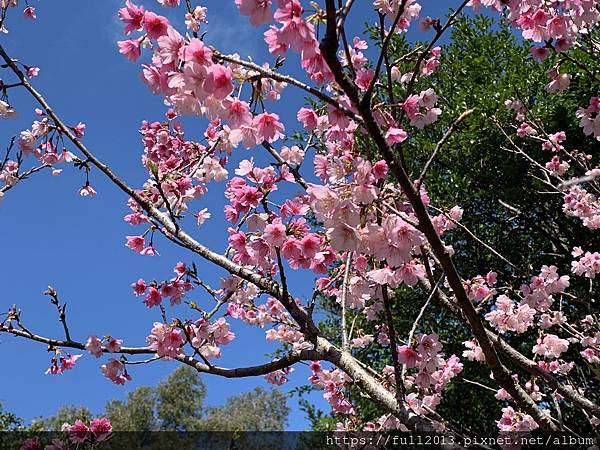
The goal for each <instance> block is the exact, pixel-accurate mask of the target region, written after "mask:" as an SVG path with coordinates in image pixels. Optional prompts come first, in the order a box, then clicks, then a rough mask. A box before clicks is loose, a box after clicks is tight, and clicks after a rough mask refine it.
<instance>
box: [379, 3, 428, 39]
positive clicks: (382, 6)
mask: <svg viewBox="0 0 600 450" xmlns="http://www.w3.org/2000/svg"><path fill="white" fill-rule="evenodd" d="M373 7H374V8H375V9H376V10H377V11H378V12H380V13H381V14H383V15H384V16H387V17H388V18H389V19H390V20H392V21H393V20H395V19H396V17H397V16H398V13H399V12H400V8H401V7H402V8H403V10H402V14H401V16H400V18H399V20H398V24H397V25H396V29H395V30H393V31H395V32H397V33H402V32H405V31H406V30H408V27H409V26H410V24H411V22H412V21H414V20H416V19H417V18H418V17H419V14H420V13H421V5H419V4H418V3H417V2H416V1H415V0H374V1H373Z"/></svg>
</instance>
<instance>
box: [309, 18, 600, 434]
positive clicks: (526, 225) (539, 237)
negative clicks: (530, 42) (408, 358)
mask: <svg viewBox="0 0 600 450" xmlns="http://www.w3.org/2000/svg"><path fill="white" fill-rule="evenodd" d="M369 31H370V32H371V33H373V30H369ZM372 37H374V38H375V39H377V36H372ZM418 45H419V43H415V44H410V43H408V42H407V40H406V38H405V37H404V36H395V37H394V39H393V40H392V44H391V47H390V49H391V50H390V58H389V59H390V60H391V61H398V60H399V58H400V57H401V56H402V55H405V54H407V53H409V52H410V51H411V50H412V49H414V48H415V47H416V46H418ZM441 55H442V56H441V62H440V67H439V69H438V71H437V72H436V73H435V74H433V75H432V76H431V77H423V78H422V79H420V80H419V81H417V83H416V85H415V88H414V91H413V92H416V93H418V92H419V91H421V90H424V89H427V88H430V87H433V88H434V90H435V92H436V94H437V95H438V96H439V101H438V106H439V107H440V108H442V111H443V113H442V116H440V120H438V122H436V123H435V124H433V125H430V126H428V127H426V128H425V129H424V130H415V129H413V128H411V129H410V130H409V131H411V134H410V136H409V140H408V141H407V142H406V143H405V145H403V150H402V151H403V152H404V154H403V159H404V161H405V162H406V167H407V169H408V171H409V173H410V174H411V177H412V178H413V179H418V178H419V175H420V174H421V171H422V170H423V167H424V166H425V164H426V162H427V161H428V159H429V158H430V156H431V154H432V152H433V150H434V148H435V147H436V144H437V143H438V142H439V141H440V139H441V138H442V136H443V135H444V134H445V133H446V132H447V130H448V129H449V127H450V126H451V124H452V123H453V122H454V121H455V120H456V118H457V117H459V116H460V115H461V114H462V113H463V112H465V111H466V110H469V109H474V111H473V113H472V114H470V115H469V116H468V117H467V118H466V120H465V121H464V122H463V123H462V124H461V125H460V126H459V127H458V129H457V131H456V132H454V133H453V134H452V135H451V136H450V138H449V139H448V140H447V141H446V142H445V144H444V145H443V146H442V147H441V151H440V152H439V153H438V154H437V156H436V158H435V159H434V160H433V163H432V164H431V166H430V168H429V170H428V172H427V174H426V177H425V179H424V185H425V187H426V188H427V191H428V193H429V197H430V198H431V203H432V205H433V206H435V207H437V208H440V209H445V210H447V209H449V208H451V207H452V206H455V205H459V206H461V207H462V208H463V209H464V216H463V220H462V221H461V223H462V224H463V225H465V226H466V227H467V228H468V229H469V230H470V231H471V232H472V233H473V234H474V235H476V236H477V237H478V238H479V239H480V240H481V241H483V242H485V243H486V244H488V245H489V246H491V247H493V248H494V249H496V250H497V252H498V253H499V254H501V255H503V256H504V257H505V258H506V260H508V261H510V262H511V263H512V264H514V267H513V266H512V265H511V264H509V263H507V262H506V261H505V260H504V259H502V258H500V257H498V255H497V254H494V253H492V252H490V251H489V250H488V249H487V248H485V247H484V246H483V245H481V243H478V242H477V241H476V240H474V239H473V238H472V236H471V235H470V234H469V233H467V232H465V231H463V230H462V229H460V228H457V229H456V230H454V231H452V232H449V233H447V234H446V235H444V240H445V241H446V243H448V244H451V245H452V246H453V248H454V250H455V255H454V261H455V264H456V265H457V267H458V269H459V273H461V275H462V276H463V277H464V278H465V279H469V278H471V277H473V276H475V275H478V274H485V273H487V272H488V271H490V270H494V271H496V272H498V274H499V280H500V283H501V285H502V286H512V287H513V288H514V289H518V288H519V286H520V285H521V284H522V283H523V282H526V281H528V280H529V278H530V277H531V276H532V275H537V273H538V272H539V269H540V267H541V266H542V265H543V264H554V265H556V266H557V267H558V271H559V273H560V274H568V273H569V272H570V261H571V256H570V251H571V248H572V247H573V246H574V245H581V246H582V247H583V248H584V249H595V248H598V246H599V244H600V240H599V239H598V237H597V233H596V236H594V234H593V233H591V232H590V231H589V230H587V229H585V228H584V227H582V226H581V225H580V223H579V221H578V220H576V219H573V218H569V217H566V216H565V215H564V213H563V212H562V207H561V206H562V197H561V196H560V195H555V194H552V193H547V192H546V191H548V189H547V188H546V186H544V185H543V184H542V183H541V182H540V181H539V180H538V179H536V178H535V177H533V176H532V174H535V172H532V169H531V167H530V165H529V163H528V162H527V161H526V160H525V159H524V158H523V157H522V156H520V155H517V154H515V153H512V152H510V143H509V142H508V140H507V139H506V137H505V136H504V135H503V133H502V132H501V131H500V130H499V129H498V128H497V127H496V125H495V124H494V121H497V122H498V123H500V124H501V126H502V127H503V128H505V129H507V130H508V133H509V134H513V132H514V129H511V126H512V125H511V124H512V122H513V121H514V112H512V111H509V110H507V109H506V107H505V106H504V101H505V100H506V99H509V98H513V99H521V100H522V101H523V102H524V104H526V105H528V107H529V108H530V109H531V111H532V114H533V116H534V117H532V118H531V119H532V120H536V121H537V122H539V123H543V124H544V127H546V130H547V132H548V133H554V132H556V131H560V130H563V131H565V132H566V133H567V136H568V141H567V144H566V147H567V148H578V149H581V150H583V151H586V152H587V153H591V154H593V155H594V160H593V162H592V164H591V165H592V166H594V165H595V164H597V160H598V152H597V150H598V147H597V143H594V141H593V139H589V138H585V137H584V136H583V134H582V132H581V128H580V127H579V124H578V121H577V119H576V117H575V111H576V110H577V108H578V106H581V105H583V106H586V105H587V104H588V101H589V93H590V92H597V91H600V82H599V79H598V78H597V77H596V76H594V75H591V74H590V73H589V72H587V71H584V70H583V71H582V70H580V69H579V68H578V66H576V65H575V64H573V62H572V61H570V60H566V59H565V57H563V56H561V55H554V56H552V57H551V58H549V59H548V60H547V61H545V62H542V63H539V62H535V61H533V60H532V58H531V56H530V54H529V47H528V46H527V45H524V44H523V43H522V42H521V41H519V40H518V39H517V38H515V36H514V34H513V32H512V31H511V30H510V29H509V28H508V27H506V26H504V25H503V24H501V23H495V22H493V21H492V20H491V19H490V18H487V17H484V16H476V17H471V18H469V17H461V18H460V19H459V21H458V22H457V23H456V25H455V26H454V27H453V31H452V38H451V41H450V42H449V43H448V44H446V45H444V46H442V53H441ZM574 57H575V59H577V60H578V61H580V62H581V63H583V64H585V65H587V66H588V67H591V68H592V71H595V72H596V73H597V72H598V69H600V62H599V61H595V60H593V59H592V57H590V56H589V55H587V54H585V53H584V52H583V51H581V52H579V53H577V51H576V53H575V54H574ZM556 65H560V67H561V72H566V73H572V74H573V78H572V82H571V88H570V89H569V90H568V91H566V92H563V93H555V94H548V93H546V92H545V90H544V86H545V84H546V83H548V82H549V79H548V76H547V74H546V72H547V70H548V69H549V68H551V67H555V66H556ZM413 66H414V61H409V60H404V61H403V62H400V63H399V69H400V72H401V73H407V72H411V71H412V70H413ZM405 89H406V85H403V84H401V83H395V84H394V85H393V96H394V99H390V98H389V92H388V90H387V79H386V77H385V75H383V76H382V82H381V83H379V84H378V88H377V95H379V97H380V98H381V99H382V102H383V103H388V104H389V103H395V102H398V101H400V102H401V101H402V99H403V98H405V96H406V92H405ZM391 100H394V101H391ZM519 145H522V146H523V148H524V150H525V151H526V152H527V154H529V155H531V156H532V157H533V158H535V159H536V160H537V161H541V162H545V161H548V160H549V159H550V158H551V156H552V155H551V154H550V152H542V150H541V145H540V142H539V141H533V140H529V141H527V140H520V141H519ZM594 146H595V147H594ZM362 148H364V153H365V155H367V156H369V155H368V153H369V152H370V151H372V148H373V146H372V145H370V144H369V142H368V141H365V142H363V143H362ZM594 150H596V151H594ZM371 156H372V157H374V158H377V155H371ZM506 205H508V206H506ZM515 267H516V268H515ZM589 289H590V285H589V284H587V283H585V282H581V281H579V280H574V279H572V283H571V288H570V289H569V292H571V293H575V294H576V295H578V294H581V298H582V299H587V300H585V301H583V302H582V307H581V309H580V310H578V311H577V312H578V315H581V314H582V313H584V312H586V311H588V309H589V308H591V306H590V303H589V299H590V298H594V297H595V296H596V295H597V294H598V292H597V290H596V289H595V288H594V289H593V291H592V292H588V290H589ZM427 297H428V293H427V292H424V291H422V290H421V289H420V288H416V289H405V288H404V289H398V290H397V292H396V293H395V296H394V298H393V299H392V305H393V316H394V320H395V323H394V325H395V329H396V332H397V334H398V336H399V337H400V338H401V339H405V338H406V336H407V335H408V332H409V330H410V328H411V326H412V324H413V322H414V320H415V318H416V317H417V315H418V313H419V310H420V308H421V307H422V305H423V303H424V301H425V299H426V298H427ZM320 306H321V308H322V309H323V310H324V312H325V314H326V318H325V319H324V320H322V322H321V323H320V329H321V330H322V331H323V332H324V333H325V334H326V335H327V336H328V337H330V338H331V339H332V340H333V341H335V342H338V343H339V329H340V324H339V319H338V318H339V313H340V308H339V306H338V304H337V303H336V302H335V299H321V301H320ZM353 319H354V315H353V314H352V313H351V314H350V317H349V322H350V323H352V321H353ZM433 331H435V332H436V333H438V334H439V336H440V340H441V342H442V343H443V344H444V353H445V354H446V355H447V356H450V355H451V354H457V355H459V356H460V355H461V354H462V351H463V350H464V348H463V347H462V345H461V342H462V341H465V340H467V339H469V338H470V337H471V334H470V330H469V329H468V328H466V327H465V326H464V325H463V324H462V323H460V322H459V321H457V320H456V318H454V317H452V315H451V314H450V313H448V312H447V311H446V310H444V309H443V308H442V307H440V306H439V305H437V304H436V303H435V302H431V304H430V305H429V306H428V308H427V312H426V314H425V315H424V317H423V319H422V320H421V321H420V322H419V325H418V327H417V333H430V332H433ZM362 332H364V333H365V334H375V335H377V330H376V329H374V328H373V326H372V324H371V323H369V322H367V321H366V320H365V319H364V317H362V314H361V313H359V314H358V318H357V320H356V326H355V334H354V336H356V335H357V334H360V333H362ZM536 337H537V336H532V335H527V334H526V335H520V336H517V337H516V338H515V337H514V336H511V335H507V336H505V338H506V339H507V340H508V341H509V343H511V345H513V346H515V347H516V348H517V349H519V350H520V351H522V352H523V353H525V354H531V347H532V345H533V343H534V340H535V338H536ZM355 355H356V356H358V357H359V359H361V360H362V361H364V362H368V363H369V365H371V366H373V368H374V369H375V370H378V371H380V370H381V369H382V368H383V367H384V366H385V365H390V364H391V356H390V354H389V349H381V348H380V347H379V346H371V347H369V348H367V349H365V350H355ZM569 357H573V358H577V357H578V355H577V354H576V352H573V354H572V355H569ZM463 363H464V370H463V372H462V373H461V376H460V377H459V379H458V380H456V382H454V383H453V384H452V385H451V386H449V387H448V388H447V390H446V391H445V392H444V393H443V395H442V399H443V400H442V403H441V404H440V405H439V407H438V408H437V411H438V412H439V413H440V415H441V416H442V417H444V418H447V419H449V420H450V422H451V423H452V424H453V426H455V427H456V428H459V429H464V430H469V431H472V432H477V433H481V434H483V435H489V434H493V433H496V432H497V429H496V424H495V421H496V420H498V419H499V417H500V415H501V412H500V408H501V406H502V405H501V403H498V401H496V400H495V399H494V398H493V394H494V393H493V392H491V391H489V390H487V389H484V388H481V387H479V386H477V385H474V384H472V383H468V382H467V381H464V380H468V381H475V382H477V383H480V384H483V385H486V386H490V387H494V389H495V388H496V387H495V385H494V384H493V382H491V381H490V379H489V370H488V369H487V368H486V367H485V366H484V365H483V364H480V363H473V362H469V361H467V360H463ZM580 366H581V367H582V370H583V371H589V369H587V368H586V367H587V365H586V364H583V363H581V364H580ZM511 369H513V370H515V371H516V372H517V373H518V374H519V376H520V379H521V380H528V379H529V376H528V375H527V374H524V373H522V372H519V370H517V369H516V368H514V367H511ZM585 377H586V379H588V380H591V381H590V382H589V383H590V386H588V388H587V395H589V396H591V398H592V399H593V400H594V401H596V402H597V401H598V400H599V399H600V386H598V383H597V380H594V377H593V376H592V374H591V373H588V374H586V376H585ZM350 398H351V400H352V401H353V402H354V403H355V404H357V405H358V411H359V414H361V416H362V418H363V419H365V420H371V419H373V418H374V417H378V416H380V415H382V414H384V413H385V411H383V410H382V409H381V408H379V407H378V406H376V405H375V404H374V403H373V402H371V401H370V400H369V399H366V398H364V397H362V396H361V395H360V394H359V393H358V392H355V391H351V392H350ZM302 405H303V408H304V409H305V411H306V412H307V415H308V417H309V419H310V421H311V423H312V426H313V428H314V429H318V430H321V429H331V428H332V427H333V426H334V424H335V422H336V421H337V420H338V419H339V418H336V417H335V416H331V415H326V414H324V413H322V412H321V411H318V410H316V409H315V408H312V407H310V405H308V404H307V403H306V402H305V401H304V402H303V403H302ZM579 414H580V413H579V412H577V411H576V410H575V409H573V408H571V407H570V406H569V405H568V404H567V405H564V406H563V410H562V415H563V417H564V418H565V421H567V420H569V421H571V422H570V423H574V422H573V421H575V423H579V422H581V424H582V427H585V425H583V424H584V423H586V421H585V420H584V419H583V418H582V417H580V416H579Z"/></svg>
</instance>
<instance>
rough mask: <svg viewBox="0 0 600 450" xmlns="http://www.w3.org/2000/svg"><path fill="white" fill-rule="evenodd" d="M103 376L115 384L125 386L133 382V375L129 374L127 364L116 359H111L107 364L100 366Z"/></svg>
mask: <svg viewBox="0 0 600 450" xmlns="http://www.w3.org/2000/svg"><path fill="white" fill-rule="evenodd" d="M100 371H101V372H102V374H103V375H104V376H105V377H106V378H108V379H109V380H110V381H112V382H113V383H115V384H125V382H126V381H130V380H131V375H129V374H128V373H127V369H126V367H125V364H124V363H123V362H122V361H119V360H118V359H115V358H110V359H109V360H108V361H107V362H106V363H105V364H102V365H101V366H100Z"/></svg>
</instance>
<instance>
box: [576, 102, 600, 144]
mask: <svg viewBox="0 0 600 450" xmlns="http://www.w3.org/2000/svg"><path fill="white" fill-rule="evenodd" d="M576 115H577V118H578V119H579V120H580V122H579V125H580V126H581V127H582V128H583V132H584V134H585V135H586V136H589V135H593V136H594V137H595V138H596V139H597V140H599V141H600V97H592V98H590V104H589V105H588V107H587V108H579V109H578V110H577V113H576Z"/></svg>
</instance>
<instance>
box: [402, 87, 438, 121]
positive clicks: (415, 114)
mask: <svg viewBox="0 0 600 450" xmlns="http://www.w3.org/2000/svg"><path fill="white" fill-rule="evenodd" d="M437 101H438V96H437V95H436V93H435V91H434V90H433V88H429V89H427V90H426V91H423V92H421V93H420V94H418V95H417V94H413V95H411V96H409V97H408V98H407V99H406V100H404V103H403V104H402V108H403V109H404V111H405V112H406V116H407V117H408V118H409V119H410V124H411V125H412V126H414V127H417V128H418V129H420V130H421V129H423V128H424V127H425V126H426V125H430V124H432V123H434V122H435V121H437V119H438V117H439V116H440V114H442V110H441V109H440V108H436V107H435V104H436V103H437Z"/></svg>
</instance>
